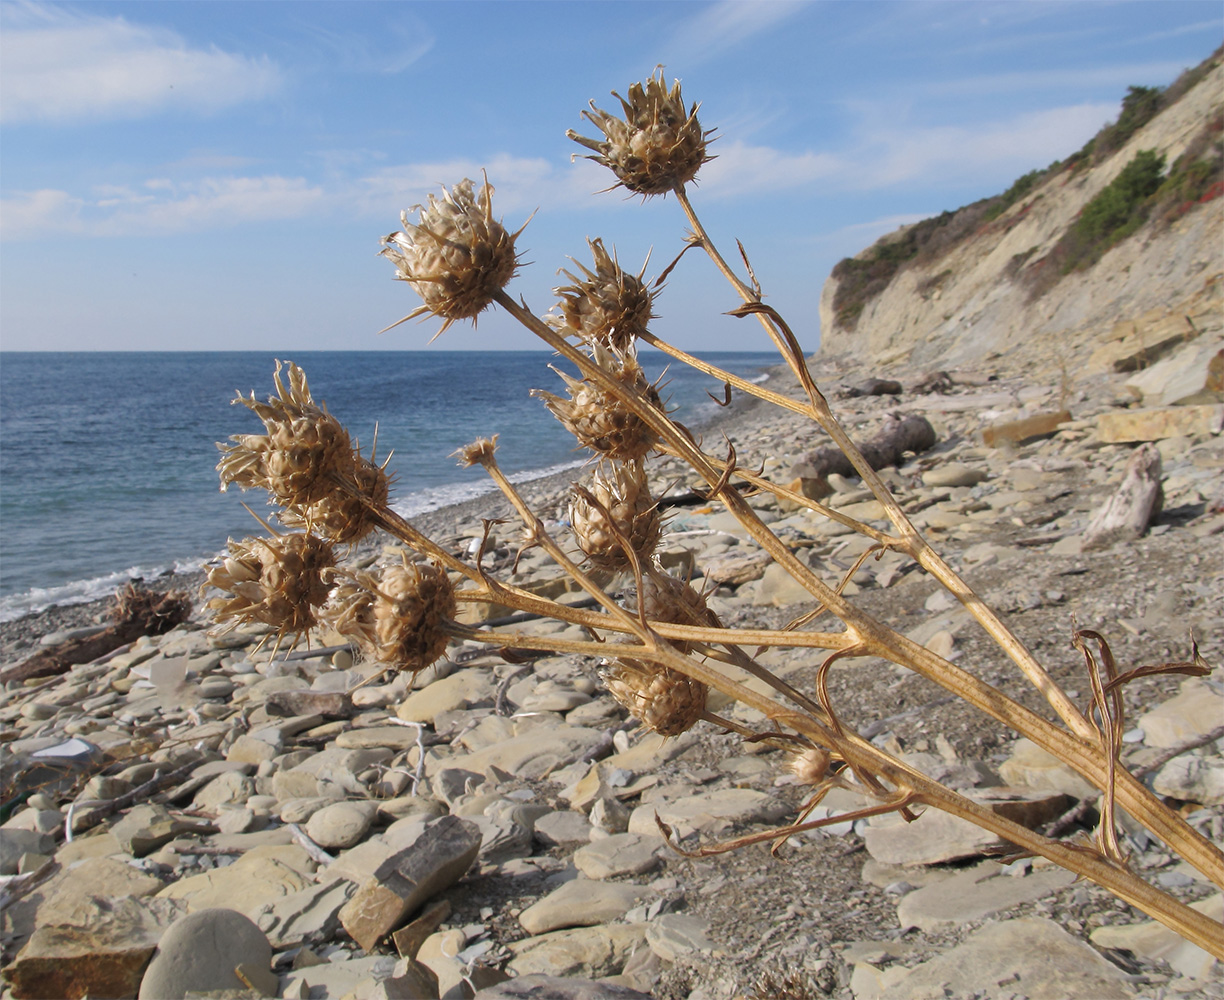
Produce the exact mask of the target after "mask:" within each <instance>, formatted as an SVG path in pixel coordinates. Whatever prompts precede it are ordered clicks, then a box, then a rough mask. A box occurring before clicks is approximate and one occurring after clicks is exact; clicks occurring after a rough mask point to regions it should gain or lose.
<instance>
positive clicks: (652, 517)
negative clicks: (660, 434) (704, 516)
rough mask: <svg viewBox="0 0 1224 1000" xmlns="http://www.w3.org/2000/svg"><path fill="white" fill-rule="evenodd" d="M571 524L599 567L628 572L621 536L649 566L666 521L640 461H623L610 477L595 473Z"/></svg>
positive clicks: (574, 505) (576, 502)
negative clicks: (651, 492)
mask: <svg viewBox="0 0 1224 1000" xmlns="http://www.w3.org/2000/svg"><path fill="white" fill-rule="evenodd" d="M570 524H571V525H572V526H573V529H574V537H575V538H576V539H577V541H578V547H579V548H580V549H582V551H583V553H584V554H585V555H586V557H587V558H588V559H590V560H591V562H592V563H594V564H595V565H596V566H600V567H602V568H604V569H625V568H626V567H628V566H629V565H630V560H629V556H628V554H627V553H626V552H625V549H624V546H623V545H622V544H621V541H620V539H619V538H618V535H619V536H620V538H623V539H624V540H626V541H627V542H628V543H629V545H630V546H631V547H632V549H633V551H634V553H636V555H637V558H638V562H639V564H640V565H645V564H646V563H648V562H649V560H650V557H651V555H653V554H654V550H655V547H656V546H657V545H658V544H659V538H660V537H661V536H662V533H663V519H662V518H661V517H660V516H659V510H658V505H657V504H656V503H655V502H654V500H653V499H652V498H651V496H650V490H649V489H648V488H647V485H646V471H645V469H643V468H642V464H641V462H623V463H622V462H618V463H616V464H615V465H613V466H612V469H611V474H610V475H601V474H600V473H598V472H597V473H595V475H594V477H593V478H592V482H591V488H590V490H589V491H588V490H580V491H577V492H576V493H575V495H574V499H573V502H572V503H571V504H570Z"/></svg>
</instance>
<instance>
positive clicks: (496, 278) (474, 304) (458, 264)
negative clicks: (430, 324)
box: [381, 177, 523, 333]
mask: <svg viewBox="0 0 1224 1000" xmlns="http://www.w3.org/2000/svg"><path fill="white" fill-rule="evenodd" d="M417 210H419V211H420V213H421V216H420V220H419V221H418V222H417V223H415V224H414V223H412V222H409V221H408V213H407V212H401V213H400V221H401V222H402V223H403V226H404V230H403V232H399V233H392V234H391V235H390V236H387V237H384V239H383V250H382V251H381V253H382V255H383V256H384V257H386V258H387V259H388V260H390V261H391V262H392V263H393V264H395V269H396V275H395V276H396V277H397V278H399V279H400V280H401V281H406V282H408V284H410V285H411V286H412V290H413V291H415V292H416V293H417V294H418V295H419V296H420V297H421V301H422V302H423V303H424V304H423V305H421V306H418V307H417V308H416V309H414V310H413V311H412V312H410V313H409V314H408V315H407V316H405V317H404V318H403V319H401V320H399V322H398V323H392V324H391V325H392V326H398V325H399V323H403V322H404V321H405V320H410V319H413V318H415V317H417V316H421V315H424V314H425V313H433V314H434V315H435V316H439V317H441V318H442V319H443V320H445V322H444V323H443V324H442V329H441V330H439V331H438V332H439V333H442V332H443V331H444V330H446V328H447V327H449V326H450V325H451V324H452V323H453V322H454V321H455V320H457V319H475V318H476V316H478V315H479V314H480V313H481V312H483V311H484V310H485V308H487V307H488V305H489V303H491V302H492V301H493V296H494V295H495V294H496V293H497V292H499V291H501V289H502V288H504V287H505V286H506V284H507V283H508V282H509V281H510V279H511V278H512V277H514V272H515V269H516V268H517V267H518V254H517V252H516V251H515V249H514V241H515V240H516V239H517V238H518V235H519V233H521V232H522V231H523V230H522V229H521V228H520V229H519V230H518V232H516V233H513V234H511V233H509V232H507V231H506V229H505V227H504V226H503V225H502V224H501V223H500V222H498V221H496V220H495V219H494V218H493V188H492V187H491V186H490V185H489V184H488V183H485V184H484V185H482V186H481V188H480V193H479V194H475V193H473V184H472V182H471V181H470V180H468V179H467V178H466V177H465V178H464V179H463V180H461V181H460V182H459V183H458V184H456V185H455V186H454V187H453V188H451V189H450V190H449V191H448V190H446V188H443V189H442V199H441V200H440V201H439V200H438V199H437V198H435V197H434V196H433V195H430V196H429V204H428V205H414V206H413V207H412V211H414V212H415V211H417ZM388 329H390V327H388Z"/></svg>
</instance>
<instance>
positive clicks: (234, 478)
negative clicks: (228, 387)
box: [217, 361, 354, 507]
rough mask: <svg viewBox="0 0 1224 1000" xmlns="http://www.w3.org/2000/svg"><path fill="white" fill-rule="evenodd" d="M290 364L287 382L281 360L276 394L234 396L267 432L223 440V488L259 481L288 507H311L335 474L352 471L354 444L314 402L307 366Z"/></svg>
mask: <svg viewBox="0 0 1224 1000" xmlns="http://www.w3.org/2000/svg"><path fill="white" fill-rule="evenodd" d="M286 367H287V369H288V373H289V386H288V388H286V386H285V383H284V382H283V381H282V380H281V375H280V373H281V368H282V365H281V362H279V361H278V362H277V363H276V374H275V376H274V380H275V382H276V389H277V395H275V396H272V397H269V399H268V401H267V402H266V403H261V402H259V401H258V400H256V399H255V394H254V393H251V396H250V398H249V399H248V398H245V397H243V396H242V395H239V396H238V398H237V399H236V400H234V402H235V403H241V404H242V405H243V406H245V407H247V408H248V409H250V410H252V411H253V412H254V413H255V415H256V416H258V417H259V419H260V420H262V421H263V423H264V427H265V428H266V430H267V433H266V434H236V435H234V436H233V437H232V438H230V441H231V442H232V443H231V444H229V445H218V447H219V448H220V449H221V451H222V457H221V461H220V462H219V463H218V464H217V470H218V471H219V472H220V473H221V489H222V490H224V489H225V488H226V486H228V485H229V484H230V483H237V484H238V485H239V486H241V487H242V488H243V489H249V488H251V487H258V488H259V489H264V490H267V491H268V493H270V494H271V497H272V499H273V500H275V501H276V502H277V503H280V504H283V505H284V506H286V507H309V506H310V505H311V504H313V503H316V502H318V501H320V500H322V499H324V498H325V497H326V496H328V494H330V493H331V492H332V491H333V490H334V489H335V488H336V480H338V479H344V478H349V479H351V478H352V477H353V465H354V452H353V445H352V442H351V441H350V440H349V435H348V431H346V430H345V429H344V427H343V426H342V425H341V423H340V421H338V420H337V419H336V418H335V417H333V416H332V415H331V414H330V413H328V412H327V408H326V407H325V406H323V405H321V404H316V403H315V401H314V399H313V398H312V397H311V395H310V387H309V386H308V385H307V383H306V375H305V373H304V372H303V371H302V369H301V368H299V367H298V366H297V365H295V364H294V363H293V362H292V361H290V362H287V365H286Z"/></svg>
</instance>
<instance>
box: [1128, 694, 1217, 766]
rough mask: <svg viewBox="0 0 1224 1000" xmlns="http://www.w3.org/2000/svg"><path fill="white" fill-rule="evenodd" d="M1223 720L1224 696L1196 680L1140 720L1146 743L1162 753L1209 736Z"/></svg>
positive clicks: (1138, 721)
mask: <svg viewBox="0 0 1224 1000" xmlns="http://www.w3.org/2000/svg"><path fill="white" fill-rule="evenodd" d="M1221 719H1224V694H1220V692H1219V691H1218V689H1216V688H1215V687H1213V686H1212V685H1210V684H1208V683H1206V681H1203V680H1201V679H1199V678H1197V677H1194V678H1191V679H1190V680H1187V681H1183V682H1182V686H1181V691H1180V692H1179V693H1178V695H1177V696H1176V697H1174V698H1171V699H1169V700H1168V701H1166V702H1165V703H1164V704H1163V705H1158V706H1157V707H1156V708H1154V709H1152V710H1151V711H1150V712H1145V713H1144V714H1143V715H1141V716H1139V718H1138V720H1137V721H1136V722H1135V725H1137V726H1138V727H1139V728H1140V729H1142V730H1143V742H1144V743H1146V744H1147V745H1148V746H1150V747H1160V748H1161V749H1162V750H1167V749H1171V748H1172V747H1176V746H1181V745H1182V744H1183V743H1186V742H1188V741H1189V740H1193V739H1195V738H1196V737H1199V736H1203V735H1206V734H1207V733H1209V732H1211V731H1212V730H1213V729H1215V727H1216V726H1218V725H1219V724H1220V720H1221Z"/></svg>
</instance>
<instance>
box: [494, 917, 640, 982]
mask: <svg viewBox="0 0 1224 1000" xmlns="http://www.w3.org/2000/svg"><path fill="white" fill-rule="evenodd" d="M645 942H646V925H645V924H604V925H602V926H599V927H580V928H578V929H576V930H568V931H553V932H552V933H551V934H543V935H541V936H539V937H531V938H527V939H526V940H523V941H515V942H514V943H513V944H511V945H510V946H509V948H510V951H511V952H513V953H514V958H512V959H510V963H509V965H508V966H507V969H508V970H509V971H510V972H513V973H515V974H516V975H518V976H527V975H531V974H533V973H541V974H543V975H547V976H587V977H589V978H591V979H598V978H599V977H600V976H614V975H616V974H617V973H618V972H620V971H621V969H622V968H624V966H625V963H626V962H627V961H628V960H629V958H630V956H631V955H632V954H633V953H634V952H635V951H636V950H637V949H638V948H641V947H643V946H644V945H645Z"/></svg>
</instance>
